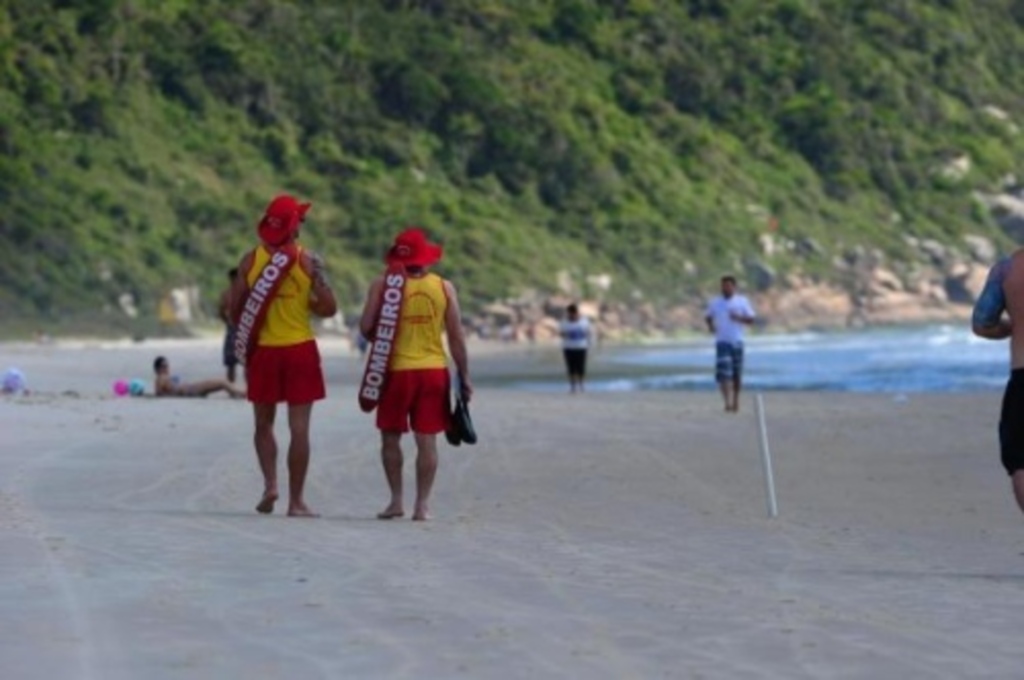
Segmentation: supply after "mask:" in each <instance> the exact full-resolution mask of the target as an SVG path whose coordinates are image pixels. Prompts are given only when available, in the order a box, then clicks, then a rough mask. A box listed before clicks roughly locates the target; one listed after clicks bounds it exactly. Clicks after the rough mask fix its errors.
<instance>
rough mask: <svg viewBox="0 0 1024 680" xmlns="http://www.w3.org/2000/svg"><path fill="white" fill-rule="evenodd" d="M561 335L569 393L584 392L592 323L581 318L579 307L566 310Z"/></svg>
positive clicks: (572, 306) (570, 306)
mask: <svg viewBox="0 0 1024 680" xmlns="http://www.w3.org/2000/svg"><path fill="white" fill-rule="evenodd" d="M561 335H562V353H563V354H564V355H565V368H566V371H567V372H568V374H569V392H570V393H575V392H576V391H577V390H578V391H580V392H582V391H583V378H584V376H585V375H586V372H587V349H588V348H589V347H590V321H588V320H587V319H586V317H582V316H580V310H579V307H577V306H576V305H575V304H572V305H569V306H568V307H566V308H565V319H563V320H562V324H561Z"/></svg>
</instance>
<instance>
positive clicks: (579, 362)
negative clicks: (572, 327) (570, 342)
mask: <svg viewBox="0 0 1024 680" xmlns="http://www.w3.org/2000/svg"><path fill="white" fill-rule="evenodd" d="M562 353H563V354H565V370H567V371H568V372H569V375H578V376H580V377H581V378H582V377H583V376H584V375H585V374H586V372H587V350H585V349H563V350H562Z"/></svg>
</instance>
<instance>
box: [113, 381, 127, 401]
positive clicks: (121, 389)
mask: <svg viewBox="0 0 1024 680" xmlns="http://www.w3.org/2000/svg"><path fill="white" fill-rule="evenodd" d="M114 394H116V395H117V396H119V397H123V396H124V395H126V394H128V381H127V380H115V381H114Z"/></svg>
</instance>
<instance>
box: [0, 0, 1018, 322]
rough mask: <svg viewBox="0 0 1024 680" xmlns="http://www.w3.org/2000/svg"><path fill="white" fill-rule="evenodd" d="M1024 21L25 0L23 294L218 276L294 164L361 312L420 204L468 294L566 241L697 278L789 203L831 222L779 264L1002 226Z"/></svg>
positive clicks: (12, 306) (755, 4) (10, 284)
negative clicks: (986, 199)
mask: <svg viewBox="0 0 1024 680" xmlns="http://www.w3.org/2000/svg"><path fill="white" fill-rule="evenodd" d="M1022 27H1024V4H1022V3H1020V2H1016V1H1014V0H986V1H985V2H971V1H970V0H931V1H927V2H926V1H923V0H890V1H888V2H883V1H882V0H818V1H815V0H690V1H689V2H686V1H676V2H672V1H668V0H606V1H604V2H598V1H596V0H380V1H379V2H372V1H371V0H359V1H347V0H299V1H295V2H286V1H285V0H206V1H204V2H198V1H192V0H3V2H0V152H2V156H0V192H2V199H0V200H2V205H3V210H2V211H0V258H2V262H3V267H2V268H0V319H5V320H7V321H8V323H9V324H15V323H16V322H17V320H19V319H21V320H30V321H31V320H33V319H35V318H40V319H42V320H43V321H47V320H48V321H53V320H54V319H56V318H58V317H59V318H63V319H72V320H79V321H81V322H82V323H85V322H87V321H88V322H94V323H95V322H104V323H105V322H107V321H109V320H110V319H120V318H121V317H122V316H123V315H121V313H120V312H118V311H109V310H111V309H116V299H117V297H118V296H119V295H121V294H123V293H125V292H128V293H131V294H133V295H134V297H135V300H136V302H137V304H138V305H139V307H140V309H142V310H144V311H145V312H146V313H148V314H153V313H155V310H156V301H157V300H158V299H159V296H160V295H161V293H162V292H163V291H165V290H166V289H167V288H168V287H170V286H175V285H182V284H198V285H199V286H200V287H201V290H202V291H203V293H204V295H205V296H206V299H207V301H208V302H209V303H211V304H212V301H213V299H214V296H215V295H216V293H217V291H218V290H219V288H220V287H221V283H222V282H223V280H224V271H225V270H226V268H227V267H229V266H231V265H233V264H234V263H235V262H236V261H237V259H238V257H239V256H240V255H241V253H242V252H243V250H244V249H245V248H246V247H247V246H249V245H250V244H251V243H252V241H253V229H254V224H255V221H256V219H257V218H258V216H259V213H260V211H261V210H262V208H263V206H264V205H265V204H266V202H267V201H268V200H269V198H270V197H272V196H273V195H274V194H275V193H277V192H279V191H283V190H288V191H292V192H295V193H297V194H299V195H301V196H302V197H304V198H308V199H310V200H312V201H313V202H314V208H313V212H312V213H311V220H310V224H309V225H308V229H307V230H306V234H305V238H306V240H307V242H309V243H310V244H311V245H312V246H314V247H316V248H318V249H320V250H322V251H323V252H325V254H326V255H327V256H328V261H329V264H330V268H331V272H332V278H333V280H334V281H335V283H336V284H337V286H338V288H339V292H340V294H341V296H342V300H343V303H344V306H345V308H346V310H351V309H353V308H354V307H356V306H358V304H359V302H360V296H361V291H362V289H363V286H364V285H365V283H366V281H367V280H368V277H369V276H370V275H371V274H372V273H374V272H375V271H376V270H377V269H378V263H379V259H380V254H381V253H382V252H383V249H384V247H385V244H386V243H387V242H388V241H389V240H390V238H391V237H392V235H393V234H394V233H395V231H396V230H397V229H399V228H400V227H401V226H403V225H404V224H407V223H416V224H420V225H423V226H425V227H426V228H427V229H428V230H429V231H430V232H431V233H432V234H434V235H435V236H436V237H437V238H438V239H440V240H441V241H443V242H444V244H445V246H446V250H447V256H446V260H445V262H444V267H443V271H444V272H445V273H446V274H449V275H451V276H453V277H455V278H456V279H457V280H458V282H459V283H460V287H461V289H462V290H463V295H464V297H466V299H467V300H468V301H470V304H473V303H482V302H484V301H486V300H489V299H493V298H496V297H502V296H505V295H508V294H514V293H516V292H517V291H519V290H520V289H522V288H524V287H534V288H537V289H540V290H550V289H553V288H554V286H555V284H556V275H557V273H558V272H559V271H563V270H564V271H568V272H570V273H572V274H573V275H575V276H577V279H578V280H582V277H584V276H585V275H589V274H597V273H603V272H607V273H610V274H612V275H613V277H614V278H613V281H614V283H613V285H612V289H611V291H610V293H609V294H610V295H612V296H614V297H619V298H627V297H629V296H633V295H635V291H637V290H639V291H641V292H642V293H643V294H644V296H645V297H647V298H651V299H674V300H679V299H680V298H681V296H682V295H684V294H685V292H686V291H692V290H696V289H697V288H703V289H705V290H706V289H707V288H708V287H709V283H708V282H709V280H710V281H711V282H712V283H711V284H710V285H711V286H713V285H714V284H713V281H714V279H715V278H716V277H717V274H718V273H719V271H720V269H721V268H730V269H735V268H737V267H738V268H740V269H742V267H743V266H744V265H745V264H746V263H748V262H749V261H750V260H751V258H752V257H756V256H758V253H759V250H758V247H757V243H758V241H757V239H758V236H759V234H761V233H763V232H764V231H766V230H767V229H769V223H770V222H771V220H772V218H774V219H775V220H777V225H778V231H779V233H780V234H782V235H784V236H786V237H789V238H792V239H799V238H801V237H811V238H813V239H814V241H815V242H816V243H818V244H820V245H821V246H822V248H821V249H810V250H807V249H804V250H799V249H797V250H796V251H785V250H783V251H782V252H781V253H779V254H776V255H774V256H773V257H772V258H771V260H770V261H769V263H770V264H771V266H773V267H775V268H776V269H778V270H779V271H789V270H792V269H794V268H800V269H802V270H803V271H806V272H809V273H818V274H820V275H821V276H823V277H826V278H827V277H828V276H829V275H830V272H831V270H832V267H831V261H832V257H833V256H834V255H836V254H839V253H841V252H842V250H843V249H844V248H846V247H849V246H852V245H854V244H869V245H876V246H879V247H881V248H883V249H884V250H885V251H887V252H889V253H890V254H892V255H893V256H895V257H901V256H902V252H903V250H902V249H903V248H904V247H905V246H904V239H903V236H904V235H906V234H913V235H917V236H930V237H934V238H938V239H940V240H944V241H951V240H954V239H957V238H958V237H959V236H960V235H962V234H964V233H967V232H973V233H982V234H988V235H990V236H995V237H996V238H997V239H999V238H1001V239H1002V243H1003V244H1004V246H1005V245H1006V244H1007V239H1006V237H1005V236H1003V235H1000V234H999V231H998V228H997V227H996V226H995V225H994V223H993V222H992V220H991V219H990V217H989V216H988V215H987V214H985V211H984V210H981V209H979V208H978V207H977V205H976V203H975V201H974V200H973V199H972V198H971V195H972V192H973V191H975V190H979V189H991V188H994V187H996V186H997V185H998V184H999V182H1000V181H1001V178H1003V177H1004V176H1005V175H1007V174H1009V173H1013V172H1015V171H1019V170H1020V163H1019V162H1018V161H1017V159H1018V158H1021V157H1024V156H1022V152H1024V138H1022V137H1021V136H1020V135H1018V134H1016V126H1015V125H1014V124H1013V123H1012V120H1013V118H1014V117H1016V116H1019V115H1020V114H1021V113H1022V112H1024V100H1022V97H1021V93H1024V31H1022ZM985 107H997V108H998V110H1000V111H1003V112H1006V113H1008V114H1009V120H1002V119H1000V117H999V116H997V115H994V114H993V113H991V111H993V109H991V108H990V109H988V111H989V112H986V108H985ZM964 154H967V155H969V157H970V159H971V165H970V170H969V172H968V173H967V175H966V176H965V177H963V178H962V179H951V178H949V177H946V176H943V175H942V174H941V173H939V172H937V168H939V167H941V166H942V164H943V163H946V162H948V161H949V160H950V159H951V158H955V157H958V156H961V155H964ZM896 213H898V216H899V219H898V220H897V219H896V218H895V217H894V214H896ZM740 273H741V274H742V271H741V272H740ZM104 310H108V311H106V312H105V311H104ZM33 322H34V321H33ZM11 327H13V326H11Z"/></svg>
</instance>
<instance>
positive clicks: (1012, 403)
mask: <svg viewBox="0 0 1024 680" xmlns="http://www.w3.org/2000/svg"><path fill="white" fill-rule="evenodd" d="M999 451H1000V454H1001V457H1002V459H1003V467H1004V468H1006V474H1009V475H1012V474H1013V473H1014V472H1016V471H1017V470H1022V469H1024V368H1017V369H1014V370H1013V372H1011V373H1010V380H1009V382H1007V383H1006V392H1004V393H1003V411H1002V413H1001V414H1000V415H999Z"/></svg>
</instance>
